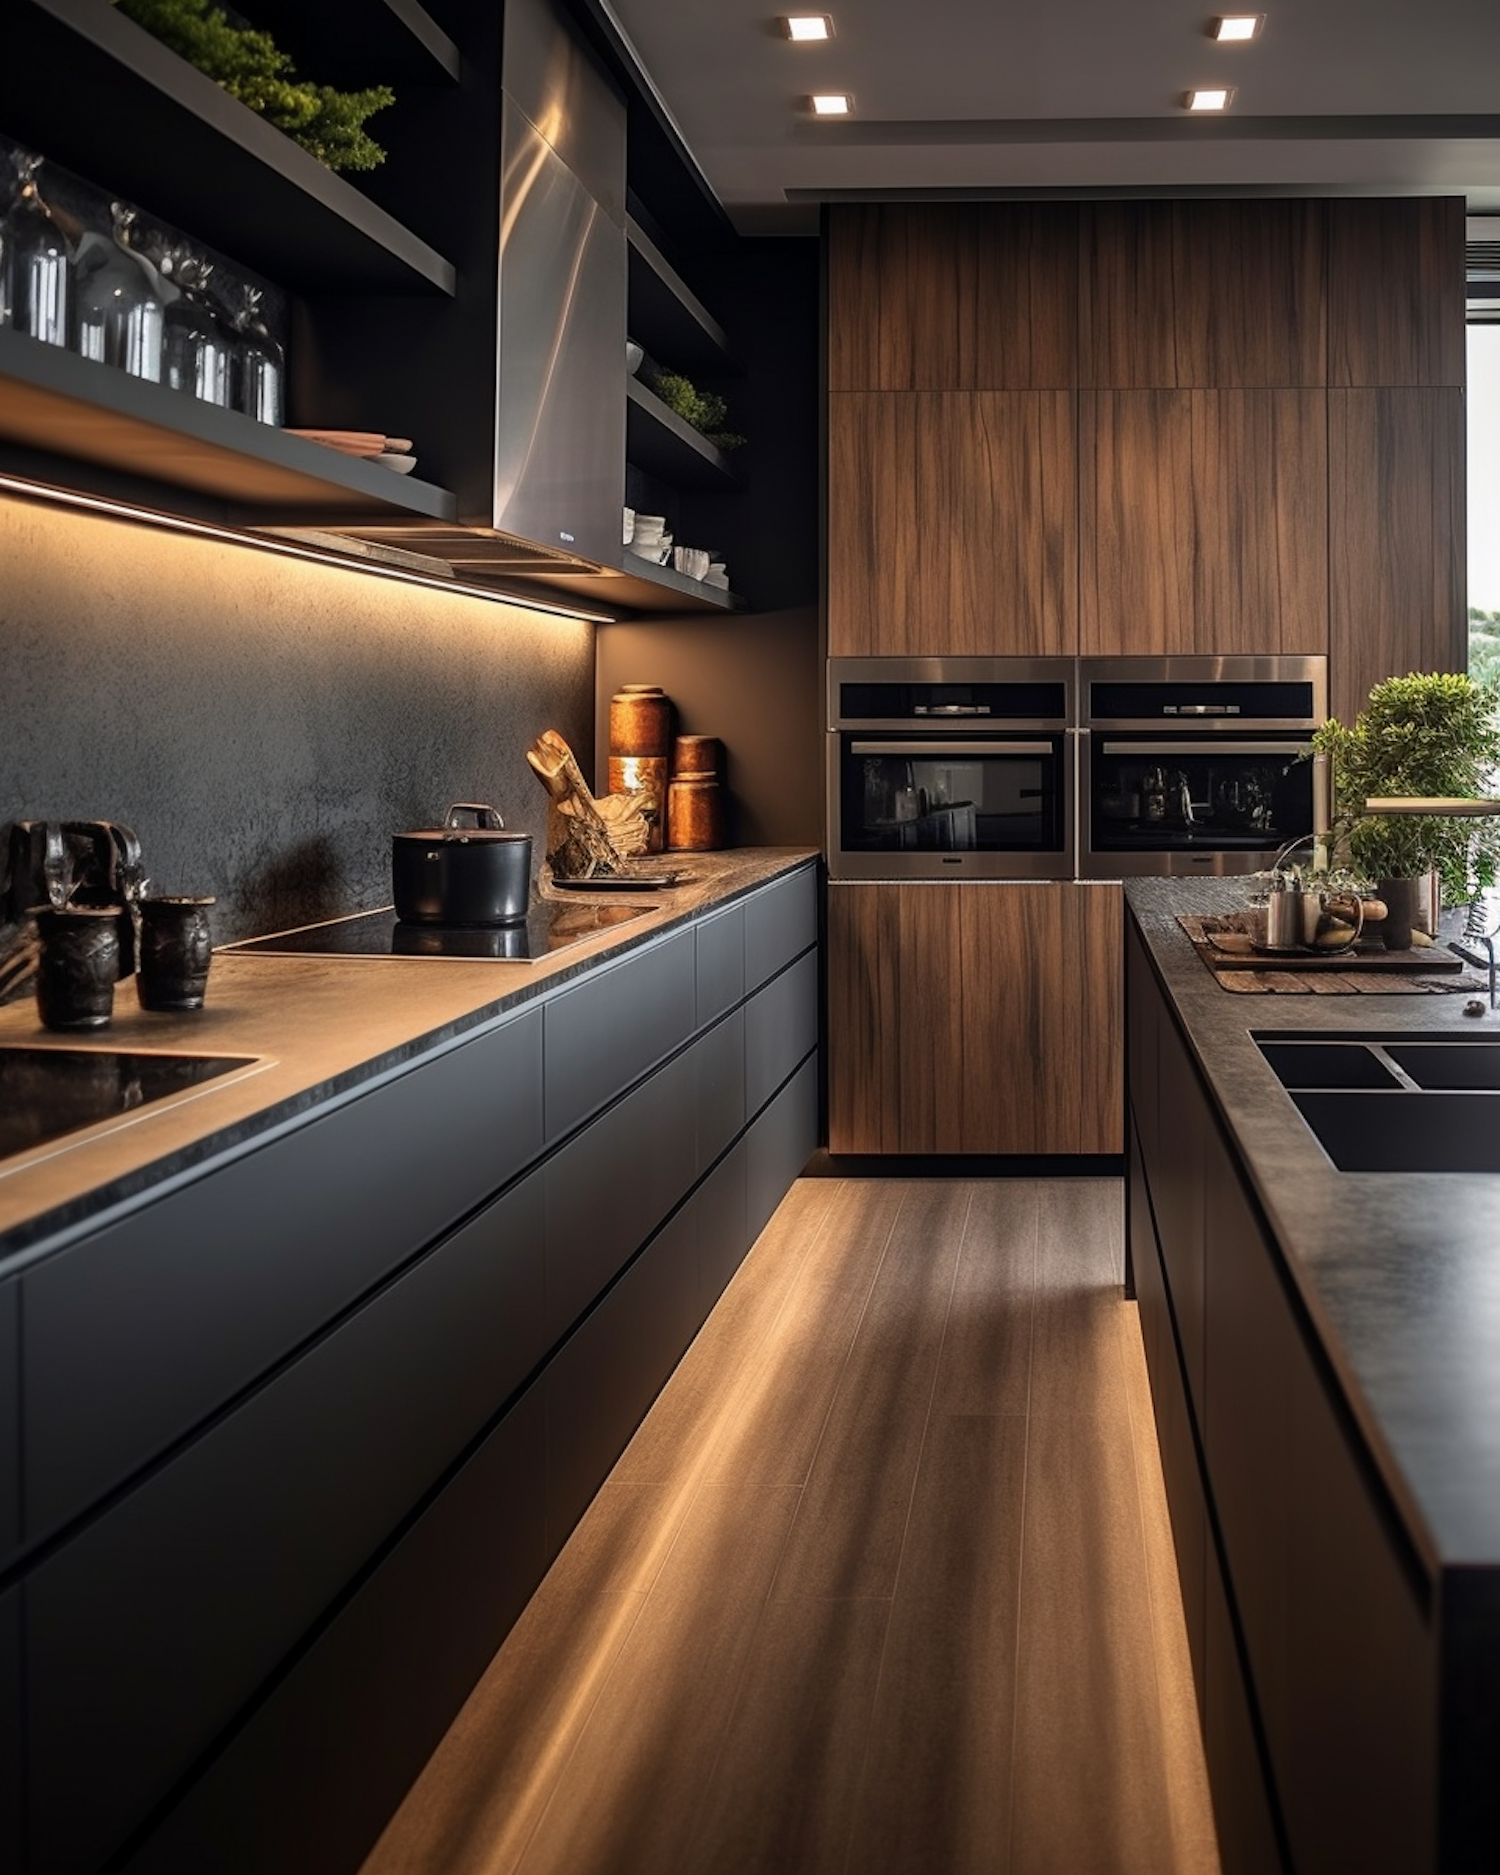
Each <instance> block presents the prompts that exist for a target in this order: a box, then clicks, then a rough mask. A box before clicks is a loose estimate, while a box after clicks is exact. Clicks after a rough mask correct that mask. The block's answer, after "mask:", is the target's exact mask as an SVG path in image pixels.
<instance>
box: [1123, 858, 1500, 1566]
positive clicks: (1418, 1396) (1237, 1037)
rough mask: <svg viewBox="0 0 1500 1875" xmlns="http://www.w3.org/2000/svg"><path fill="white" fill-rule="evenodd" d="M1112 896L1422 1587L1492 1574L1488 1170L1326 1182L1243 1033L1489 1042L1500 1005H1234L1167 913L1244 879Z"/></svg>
mask: <svg viewBox="0 0 1500 1875" xmlns="http://www.w3.org/2000/svg"><path fill="white" fill-rule="evenodd" d="M1125 893H1126V903H1127V905H1128V906H1129V908H1130V911H1131V913H1132V914H1133V915H1134V917H1135V919H1136V922H1137V924H1138V925H1139V926H1140V929H1141V931H1142V934H1143V935H1144V937H1145V939H1146V942H1147V945H1148V948H1149V949H1150V952H1151V956H1152V959H1153V962H1154V965H1155V968H1156V971H1157V974H1158V977H1159V978H1160V980H1161V982H1162V984H1163V986H1164V988H1165V989H1166V991H1167V995H1168V998H1169V1000H1170V1001H1171V1003H1172V1004H1173V1005H1174V1006H1175V1009H1176V1013H1177V1019H1178V1023H1179V1026H1180V1028H1181V1030H1182V1032H1183V1034H1184V1036H1185V1038H1186V1040H1187V1043H1188V1045H1189V1048H1190V1049H1191V1051H1192V1053H1193V1055H1194V1056H1195V1057H1196V1059H1197V1061H1198V1064H1199V1066H1200V1067H1201V1069H1202V1071H1203V1075H1204V1078H1205V1080H1206V1081H1207V1083H1208V1085H1209V1088H1210V1090H1211V1092H1212V1096H1213V1099H1214V1101H1215V1103H1216V1105H1217V1107H1218V1110H1219V1115H1220V1117H1221V1119H1222V1121H1223V1123H1224V1125H1225V1128H1226V1130H1227V1131H1228V1133H1229V1135H1230V1137H1231V1139H1232V1140H1233V1141H1234V1142H1235V1144H1236V1146H1237V1147H1238V1150H1239V1155H1240V1159H1241V1162H1242V1164H1243V1166H1244V1169H1245V1172H1246V1176H1247V1178H1248V1180H1249V1182H1250V1184H1251V1186H1252V1188H1253V1190H1254V1193H1255V1196H1256V1198H1257V1200H1258V1202H1259V1204H1260V1207H1261V1210H1262V1212H1263V1214H1264V1217H1265V1219H1266V1222H1267V1223H1268V1224H1269V1226H1270V1228H1271V1230H1272V1232H1273V1233H1274V1235H1275V1238H1276V1240H1277V1243H1278V1245H1279V1247H1280V1250H1281V1253H1282V1258H1283V1261H1284V1265H1285V1268H1286V1271H1287V1273H1288V1275H1289V1277H1290V1278H1291V1281H1292V1283H1293V1284H1294V1285H1295V1287H1296V1289H1297V1291H1298V1293H1299V1295H1300V1296H1301V1298H1302V1301H1303V1303H1304V1305H1305V1307H1306V1310H1307V1313H1308V1315H1309V1317H1310V1318H1311V1321H1312V1324H1313V1327H1314V1331H1315V1333H1316V1334H1317V1335H1318V1336H1319V1337H1320V1339H1321V1342H1322V1346H1323V1350H1324V1352H1325V1354H1326V1356H1327V1358H1328V1361H1329V1363H1330V1365H1331V1367H1332V1368H1333V1371H1334V1373H1335V1375H1336V1377H1337V1379H1338V1381H1339V1384H1340V1386H1341V1387H1342V1388H1343V1391H1344V1397H1345V1401H1346V1404H1347V1405H1348V1407H1349V1410H1350V1412H1351V1414H1352V1415H1353V1417H1354V1419H1355V1421H1356V1423H1357V1424H1358V1426H1359V1428H1360V1430H1361V1432H1362V1433H1363V1435H1364V1437H1365V1440H1366V1443H1367V1446H1368V1448H1369V1452H1370V1455H1371V1457H1372V1458H1373V1460H1374V1462H1375V1464H1376V1466H1377V1467H1378V1469H1379V1470H1380V1472H1381V1474H1382V1476H1383V1478H1384V1480H1385V1482H1386V1484H1387V1486H1388V1488H1389V1490H1390V1492H1391V1495H1392V1497H1393V1499H1394V1501H1395V1504H1396V1507H1397V1509H1398V1511H1399V1513H1400V1514H1401V1515H1402V1517H1403V1519H1404V1521H1405V1523H1406V1525H1407V1529H1408V1532H1409V1534H1410V1536H1411V1539H1412V1541H1413V1543H1414V1544H1415V1546H1416V1549H1417V1551H1418V1553H1419V1555H1420V1556H1421V1557H1422V1558H1423V1560H1424V1562H1425V1564H1426V1565H1427V1567H1428V1568H1429V1570H1430V1571H1431V1573H1432V1575H1433V1576H1434V1577H1436V1576H1437V1574H1438V1573H1440V1572H1441V1571H1442V1570H1444V1569H1455V1568H1476V1569H1482V1568H1494V1567H1496V1566H1497V1565H1500V1174H1467V1173H1395V1172H1383V1173H1356V1172H1340V1171H1338V1170H1337V1169H1336V1168H1335V1167H1334V1166H1333V1165H1332V1164H1331V1162H1330V1161H1329V1160H1328V1158H1327V1157H1326V1155H1325V1154H1324V1152H1323V1149H1322V1147H1321V1146H1320V1145H1319V1144H1318V1142H1317V1141H1316V1139H1315V1138H1314V1137H1313V1134H1312V1132H1311V1130H1310V1129H1309V1128H1308V1127H1307V1126H1306V1124H1305V1123H1304V1121H1303V1119H1302V1117H1301V1115H1300V1114H1299V1113H1298V1111H1297V1109H1296V1107H1295V1106H1294V1105H1293V1104H1292V1100H1291V1097H1290V1096H1289V1095H1288V1094H1287V1092H1286V1090H1285V1089H1284V1088H1283V1087H1282V1085H1281V1083H1280V1082H1279V1081H1278V1080H1277V1078H1276V1076H1275V1075H1274V1074H1273V1073H1272V1072H1271V1069H1270V1066H1269V1065H1268V1063H1267V1062H1266V1061H1265V1059H1264V1057H1263V1056H1262V1055H1261V1053H1260V1050H1259V1049H1258V1048H1257V1047H1256V1045H1255V1042H1254V1040H1253V1039H1252V1032H1253V1033H1261V1034H1264V1033H1266V1032H1267V1031H1275V1032H1277V1033H1280V1034H1288V1035H1296V1034H1318V1035H1332V1036H1340V1037H1343V1036H1347V1037H1350V1038H1361V1037H1369V1036H1372V1035H1391V1036H1399V1035H1400V1034H1403V1033H1409V1032H1415V1031H1421V1032H1423V1033H1427V1034H1439V1035H1444V1034H1447V1033H1450V1032H1451V1033H1452V1035H1453V1037H1454V1039H1455V1040H1464V1041H1473V1040H1476V1039H1480V1038H1487V1039H1489V1040H1491V1041H1497V1042H1500V1012H1491V1011H1489V1010H1486V1014H1485V1016H1484V1017H1483V1018H1482V1019H1479V1020H1476V1019H1475V1018H1473V1017H1470V1016H1466V1015H1465V1014H1464V1013H1463V1009H1464V1004H1465V1002H1466V1001H1467V1000H1468V999H1467V998H1466V997H1465V996H1463V995H1462V994H1450V995H1416V996H1414V995H1401V994H1395V995H1390V996H1382V995H1379V994H1357V995H1349V996H1318V995H1311V994H1308V995H1277V996H1255V995H1243V994H1240V995H1237V994H1233V993H1231V992H1229V991H1227V990H1224V989H1222V988H1221V987H1220V985H1219V984H1218V983H1217V981H1216V980H1215V978H1214V975H1213V972H1212V971H1211V970H1210V969H1209V968H1208V967H1207V966H1206V965H1205V964H1204V963H1203V961H1202V960H1201V958H1200V957H1199V956H1198V955H1197V953H1196V951H1195V950H1194V948H1193V945H1192V943H1191V942H1190V940H1189V939H1188V937H1187V934H1186V933H1185V932H1184V931H1183V930H1182V928H1181V926H1180V925H1179V924H1178V923H1177V918H1178V915H1179V913H1188V914H1205V913H1213V912H1218V911H1227V910H1231V909H1234V908H1236V907H1238V906H1242V905H1243V904H1244V903H1245V896H1246V887H1245V882H1244V881H1243V880H1240V881H1235V880H1229V879H1223V880H1220V879H1214V880H1206V879H1205V880H1198V879H1195V880H1183V879H1149V880H1132V881H1130V882H1128V883H1127V885H1126V888H1125ZM1497 1113H1500V1101H1497ZM1209 1255H1210V1258H1211V1257H1212V1246H1210V1248H1209ZM1208 1280H1209V1281H1210V1282H1212V1280H1213V1276H1212V1264H1211V1262H1210V1266H1209V1272H1208Z"/></svg>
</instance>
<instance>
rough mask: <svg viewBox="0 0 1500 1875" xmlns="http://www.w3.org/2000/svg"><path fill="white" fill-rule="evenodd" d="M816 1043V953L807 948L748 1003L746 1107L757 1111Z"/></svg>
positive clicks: (746, 1016) (751, 1110) (746, 1026)
mask: <svg viewBox="0 0 1500 1875" xmlns="http://www.w3.org/2000/svg"><path fill="white" fill-rule="evenodd" d="M817 1044H818V954H817V952H816V951H807V952H806V953H805V954H804V955H803V956H801V957H799V958H798V959H797V961H796V963H794V964H793V965H792V966H791V968H790V969H788V970H783V971H782V973H781V975H780V976H779V977H773V978H772V979H771V981H770V982H769V983H768V984H767V985H766V986H765V988H764V989H762V990H759V991H757V992H756V994H755V995H754V996H752V997H751V998H750V1000H749V1002H747V1003H746V1005H745V1111H746V1112H747V1113H759V1111H760V1109H761V1108H762V1107H763V1106H764V1105H765V1104H766V1102H767V1101H768V1100H769V1099H770V1098H771V1096H772V1094H774V1093H775V1092H776V1090H777V1088H778V1087H780V1085H781V1083H782V1082H783V1081H784V1080H785V1079H786V1077H787V1076H788V1075H789V1074H790V1073H791V1071H792V1069H793V1068H795V1067H796V1065H797V1063H798V1062H799V1061H800V1060H801V1059H802V1057H803V1056H804V1055H805V1054H806V1053H807V1052H808V1050H809V1049H812V1048H816V1047H817Z"/></svg>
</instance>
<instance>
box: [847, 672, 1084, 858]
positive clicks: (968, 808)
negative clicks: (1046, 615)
mask: <svg viewBox="0 0 1500 1875" xmlns="http://www.w3.org/2000/svg"><path fill="white" fill-rule="evenodd" d="M1075 674H1076V666H1075V663H1074V661H1073V659H1071V658H833V659H830V661H829V666H828V736H827V743H828V775H827V786H828V823H827V824H828V870H829V874H830V876H831V877H832V878H834V879H952V878H975V879H1071V878H1072V877H1073V861H1074V776H1073V770H1074V759H1073V746H1072V745H1073V735H1072V725H1073V722H1074V716H1073V703H1074V681H1075Z"/></svg>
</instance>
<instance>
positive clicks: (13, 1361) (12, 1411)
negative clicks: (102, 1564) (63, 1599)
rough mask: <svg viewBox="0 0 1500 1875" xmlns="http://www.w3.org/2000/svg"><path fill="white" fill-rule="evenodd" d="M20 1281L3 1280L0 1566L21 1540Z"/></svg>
mask: <svg viewBox="0 0 1500 1875" xmlns="http://www.w3.org/2000/svg"><path fill="white" fill-rule="evenodd" d="M20 1295H21V1285H20V1284H19V1283H16V1282H10V1283H0V1569H3V1568H4V1567H5V1566H6V1564H7V1563H9V1562H10V1561H11V1559H12V1558H13V1557H14V1555H15V1553H16V1550H17V1548H18V1547H19V1545H20V1541H21V1312H20V1309H19V1307H18V1306H17V1305H18V1303H19V1300H20Z"/></svg>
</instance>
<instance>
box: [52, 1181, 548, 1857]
mask: <svg viewBox="0 0 1500 1875" xmlns="http://www.w3.org/2000/svg"><path fill="white" fill-rule="evenodd" d="M541 1231H542V1219H541V1189H540V1180H539V1178H537V1177H536V1176H533V1177H532V1178H530V1179H527V1180H524V1181H523V1182H522V1183H521V1184H520V1185H518V1186H516V1187H515V1188H514V1189H513V1190H512V1191H510V1192H509V1193H507V1194H506V1195H505V1196H504V1197H503V1198H501V1199H499V1200H498V1201H497V1202H496V1204H495V1205H494V1207H493V1210H492V1214H491V1215H489V1216H487V1218H486V1219H485V1220H483V1222H482V1223H481V1222H480V1221H479V1220H476V1221H475V1224H474V1225H471V1226H470V1227H468V1228H467V1229H465V1230H461V1231H459V1232H458V1233H456V1234H455V1236H453V1237H452V1238H450V1239H449V1240H448V1241H447V1242H446V1243H444V1244H442V1245H440V1246H439V1247H438V1248H437V1249H436V1250H435V1251H433V1252H432V1253H431V1255H429V1256H428V1257H426V1258H424V1259H423V1261H422V1262H421V1263H420V1264H419V1265H418V1266H417V1267H416V1268H415V1269H413V1270H412V1271H410V1272H408V1274H406V1275H405V1276H403V1277H401V1278H400V1279H398V1280H397V1281H396V1282H395V1283H393V1284H391V1286H390V1287H389V1288H387V1289H386V1290H384V1291H382V1292H381V1294H380V1295H378V1296H377V1297H375V1299H374V1300H373V1301H371V1302H370V1303H369V1304H367V1305H366V1306H365V1307H364V1308H362V1309H361V1310H360V1311H359V1312H358V1313H357V1314H355V1315H354V1316H352V1317H351V1318H350V1319H349V1320H348V1321H347V1322H345V1323H343V1324H342V1325H341V1326H340V1327H339V1328H338V1329H337V1330H336V1331H335V1332H334V1333H333V1334H331V1335H330V1336H329V1337H328V1338H327V1340H325V1341H324V1342H322V1343H321V1344H320V1345H318V1346H317V1347H315V1348H314V1349H313V1350H312V1351H311V1352H310V1353H308V1354H307V1355H306V1356H305V1357H304V1358H303V1359H302V1360H300V1361H298V1362H296V1363H295V1364H294V1365H293V1366H292V1367H290V1368H289V1369H288V1370H287V1371H286V1372H285V1373H283V1374H281V1375H279V1376H278V1377H277V1378H276V1379H275V1380H274V1381H273V1382H272V1383H271V1384H270V1385H269V1386H267V1387H266V1388H265V1389H264V1390H263V1391H262V1392H260V1393H259V1394H257V1395H256V1396H255V1397H254V1398H252V1399H251V1400H249V1401H248V1402H247V1403H246V1404H245V1405H243V1406H241V1407H240V1408H239V1409H238V1410H237V1411H236V1412H234V1413H233V1414H231V1415H230V1416H229V1417H228V1418H227V1419H225V1420H224V1421H223V1422H222V1423H221V1424H220V1425H218V1426H216V1427H215V1428H214V1429H213V1430H212V1431H210V1432H209V1433H207V1434H206V1435H205V1436H204V1437H203V1438H202V1439H200V1440H199V1441H197V1442H196V1443H195V1444H194V1445H192V1446H190V1447H189V1448H188V1449H187V1450H186V1451H185V1452H183V1453H182V1454H181V1456H179V1457H178V1458H177V1459H176V1460H174V1462H173V1463H171V1464H170V1465H168V1466H166V1467H165V1468H164V1469H163V1470H162V1471H160V1472H159V1473H158V1474H157V1475H156V1476H154V1477H152V1478H150V1479H149V1480H147V1482H146V1483H144V1484H143V1485H141V1486H140V1488H138V1489H137V1490H135V1491H134V1492H132V1493H131V1494H130V1495H129V1496H128V1497H126V1498H125V1499H124V1500H123V1502H121V1503H120V1504H119V1505H117V1506H116V1507H115V1508H114V1509H112V1510H111V1511H110V1512H108V1514H106V1515H105V1516H103V1517H101V1518H100V1519H99V1520H98V1521H97V1522H96V1523H95V1524H93V1525H92V1526H90V1527H89V1528H88V1529H86V1530H85V1531H84V1532H83V1533H82V1534H81V1535H80V1536H78V1537H76V1538H75V1539H74V1540H73V1541H72V1542H71V1543H68V1544H66V1545H65V1546H64V1547H63V1548H62V1549H61V1550H59V1551H58V1552H57V1554H56V1555H55V1556H53V1557H51V1558H49V1559H48V1561H47V1562H46V1563H44V1564H42V1565H41V1566H40V1567H39V1568H37V1569H36V1570H35V1571H33V1573H32V1574H31V1575H30V1576H29V1577H28V1578H27V1581H26V1585H25V1598H26V1600H25V1658H26V1685H27V1688H28V1692H27V1720H28V1731H29V1741H30V1742H29V1782H30V1795H29V1804H28V1810H27V1830H28V1835H29V1838H30V1841H31V1844H32V1850H33V1854H34V1855H35V1856H37V1857H38V1858H40V1859H39V1860H38V1861H37V1862H36V1864H35V1866H37V1867H42V1866H45V1867H46V1868H48V1869H49V1870H51V1871H55V1872H56V1875H67V1872H68V1871H72V1870H75V1869H76V1870H83V1869H91V1868H93V1867H94V1866H95V1865H96V1864H97V1863H98V1861H99V1860H101V1859H102V1858H103V1857H104V1856H105V1855H106V1854H108V1853H109V1851H110V1850H111V1849H113V1848H114V1847H115V1845H116V1844H117V1843H118V1842H119V1841H120V1839H121V1837H122V1836H123V1835H124V1834H125V1833H126V1832H127V1831H128V1830H129V1829H131V1828H132V1827H133V1826H134V1825H135V1824H136V1823H138V1822H139V1820H140V1818H141V1816H142V1815H143V1814H144V1813H145V1812H146V1811H147V1810H148V1809H149V1808H150V1806H151V1804H152V1803H153V1802H154V1801H156V1800H157V1799H158V1798H160V1797H161V1796H162V1795H163V1794H164V1793H165V1792H166V1791H167V1790H168V1789H169V1788H170V1786H171V1784H172V1782H173V1781H174V1779H175V1778H176V1777H178V1776H179V1775H180V1774H181V1773H182V1771H183V1770H184V1769H185V1768H186V1767H187V1766H188V1764H190V1763H191V1762H192V1760H193V1758H194V1757H195V1756H196V1754H197V1753H198V1752H200V1751H201V1750H202V1749H203V1748H204V1747H205V1746H206V1745H207V1744H208V1743H209V1742H210V1741H211V1740H212V1739H213V1737H214V1736H215V1734H216V1733H217V1732H218V1730H219V1729H220V1728H221V1727H222V1726H223V1725H224V1724H225V1723H226V1722H227V1721H229V1720H230V1719H231V1718H232V1717H233V1715H234V1713H235V1712H236V1710H237V1709H238V1708H239V1706H240V1705H241V1704H242V1703H243V1702H244V1701H245V1700H246V1699H247V1698H248V1697H249V1696H250V1694H251V1693H253V1692H254V1690H255V1689H256V1687H257V1686H258V1685H259V1684H260V1683H261V1681H262V1679H263V1678H264V1676H265V1674H266V1673H267V1672H268V1671H269V1669H270V1668H271V1666H272V1665H273V1664H274V1663H275V1662H276V1661H278V1660H279V1659H281V1657H282V1656H283V1655H284V1654H285V1653H286V1652H287V1650H288V1649H289V1648H290V1647H291V1646H292V1645H293V1644H294V1643H295V1642H296V1641H297V1640H298V1639H299V1638H300V1636H301V1635H302V1634H303V1633H304V1632H305V1630H306V1629H307V1628H308V1627H309V1626H310V1625H311V1624H312V1623H313V1622H315V1621H316V1620H317V1618H318V1617H319V1615H320V1614H321V1613H322V1611H323V1610H324V1609H325V1608H326V1607H327V1606H328V1604H329V1603H330V1602H331V1601H332V1600H333V1599H334V1598H335V1597H336V1596H337V1595H338V1594H339V1592H340V1591H341V1590H342V1589H343V1588H344V1586H345V1584H346V1583H347V1582H348V1581H349V1579H350V1578H351V1577H352V1576H353V1575H354V1574H355V1573H356V1572H357V1571H358V1570H359V1569H360V1568H361V1567H362V1566H363V1565H364V1563H365V1562H366V1560H367V1559H368V1558H369V1557H370V1556H371V1555H372V1554H373V1553H374V1552H375V1551H377V1550H378V1549H379V1547H380V1546H381V1544H382V1543H383V1542H384V1541H385V1540H386V1538H387V1537H388V1536H389V1535H390V1534H391V1532H392V1531H393V1530H394V1528H395V1527H396V1525H397V1524H398V1523H399V1522H400V1520H401V1519H402V1518H403V1517H404V1516H405V1515H406V1514H407V1513H408V1512H410V1511H411V1510H412V1509H413V1508H414V1507H415V1505H416V1504H417V1503H418V1502H419V1500H420V1499H421V1497H422V1495H423V1493H424V1492H425V1491H426V1490H428V1489H429V1488H430V1486H431V1485H432V1484H433V1483H434V1481H435V1480H436V1478H437V1477H438V1476H439V1475H440V1474H441V1472H442V1471H443V1469H444V1468H445V1467H446V1466H447V1465H449V1464H450V1463H452V1462H454V1461H455V1460H456V1459H457V1458H458V1457H459V1456H460V1454H461V1452H462V1450H463V1448H464V1446H465V1444H466V1443H467V1442H468V1441H469V1440H470V1439H471V1438H473V1437H474V1436H475V1434H477V1433H478V1432H479V1431H480V1430H481V1428H482V1427H483V1425H484V1423H485V1421H486V1420H487V1418H489V1416H490V1415H491V1414H492V1413H494V1412H495V1411H496V1410H498V1408H499V1406H500V1405H501V1404H502V1403H503V1400H504V1398H505V1395H506V1393H507V1391H508V1390H509V1387H510V1386H511V1385H512V1384H513V1378H514V1375H515V1372H516V1369H517V1368H518V1367H519V1366H522V1365H524V1362H525V1355H524V1350H525V1349H526V1348H527V1347H528V1346H529V1345H535V1342H536V1338H537V1324H538V1321H539V1318H540V1306H541V1298H540V1285H539V1281H538V1270H537V1261H538V1259H537V1246H538V1244H539V1243H540V1241H541ZM43 1850H45V1857H43V1854H42V1852H43Z"/></svg>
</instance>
